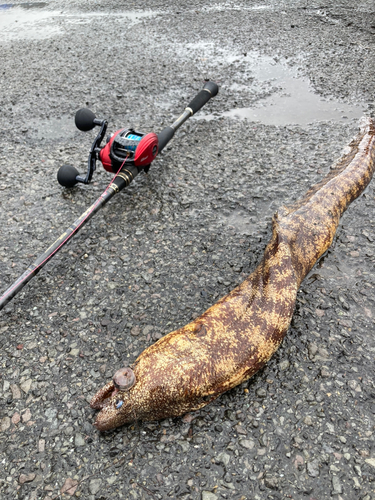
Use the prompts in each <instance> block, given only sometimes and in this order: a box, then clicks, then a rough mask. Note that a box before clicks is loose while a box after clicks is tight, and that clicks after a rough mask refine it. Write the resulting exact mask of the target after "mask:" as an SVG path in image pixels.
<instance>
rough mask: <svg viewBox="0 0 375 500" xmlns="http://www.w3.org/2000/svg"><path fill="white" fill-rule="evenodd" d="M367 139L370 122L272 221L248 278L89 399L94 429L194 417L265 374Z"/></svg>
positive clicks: (373, 142)
mask: <svg viewBox="0 0 375 500" xmlns="http://www.w3.org/2000/svg"><path fill="white" fill-rule="evenodd" d="M374 137H375V120H373V119H367V120H366V122H365V123H364V124H363V127H362V130H361V133H360V134H359V136H358V137H357V138H356V139H354V140H353V141H352V142H351V144H350V145H349V149H348V151H347V152H345V153H344V154H343V156H342V157H341V158H340V160H338V161H337V162H336V163H335V164H334V165H333V166H332V167H331V170H330V172H329V173H328V175H327V176H326V177H325V178H324V179H323V180H322V181H321V182H319V183H318V184H316V185H315V186H313V187H312V188H311V189H310V190H309V191H308V192H307V193H306V194H305V195H304V196H303V197H302V198H301V199H300V200H298V201H297V202H296V203H294V204H293V205H291V206H289V207H282V208H281V209H280V210H279V211H278V212H276V214H275V215H274V217H273V230H272V238H271V241H270V242H269V244H268V246H267V247H266V249H265V252H264V256H263V259H262V261H261V262H260V264H259V266H258V267H257V268H256V270H255V271H254V272H253V273H252V274H251V275H250V276H249V277H248V278H247V279H246V280H245V281H244V282H243V283H242V284H241V285H239V286H238V287H237V288H235V289H234V290H233V291H232V292H230V293H229V294H228V295H227V296H225V297H223V298H222V299H221V300H219V301H218V302H217V303H216V304H215V305H213V306H212V307H210V308H209V309H208V310H207V311H206V312H205V313H204V314H202V315H201V316H200V317H199V318H197V319H196V320H195V321H193V322H191V323H189V324H188V325H186V326H184V327H183V328H180V329H178V330H176V331H174V332H172V333H169V334H168V335H166V336H165V337H163V338H161V339H160V340H159V341H158V342H156V343H155V344H153V345H152V346H150V347H148V348H147V349H146V350H145V351H143V352H142V353H141V354H140V356H139V357H138V358H137V360H136V361H135V363H134V365H133V366H132V367H130V368H123V369H120V370H118V371H117V372H116V374H115V376H114V379H113V380H112V381H111V382H109V383H108V384H107V385H105V386H104V387H103V388H102V389H101V390H99V391H98V392H97V394H96V395H95V396H94V397H93V398H92V400H91V407H92V408H94V409H99V410H100V412H99V414H98V415H97V418H96V422H95V424H94V425H95V426H96V428H97V429H98V430H100V431H105V430H109V429H114V428H115V427H118V426H120V425H123V424H125V423H128V422H132V421H135V420H144V421H147V420H159V419H163V418H166V417H175V416H179V415H183V414H184V413H186V412H189V411H194V410H198V409H199V408H202V407H203V406H205V405H206V404H208V403H210V402H211V401H213V400H214V399H216V398H217V397H218V396H219V395H220V394H222V393H223V392H225V391H228V390H229V389H232V388H233V387H235V386H236V385H238V384H240V383H241V382H243V381H245V380H247V379H249V378H250V377H251V376H252V375H254V373H256V372H257V371H258V370H259V369H260V368H262V367H263V366H264V365H265V363H266V362H267V361H268V360H269V359H270V357H271V356H272V355H273V353H274V352H275V351H276V350H277V348H278V347H279V345H280V343H281V341H282V340H283V338H284V336H285V334H286V332H287V329H288V327H289V324H290V321H291V318H292V315H293V311H294V307H295V302H296V296H297V291H298V288H299V286H300V285H301V282H302V281H303V279H304V278H305V276H306V275H307V274H308V273H309V271H310V270H311V269H312V267H313V266H314V264H315V263H316V261H317V260H318V259H319V257H321V256H322V254H323V253H324V252H325V251H326V250H327V249H328V248H329V247H330V245H331V243H332V240H333V237H334V235H335V232H336V229H337V226H338V223H339V220H340V217H341V215H342V213H343V212H344V211H345V210H346V208H347V207H348V205H349V204H350V203H351V202H352V201H353V200H355V199H356V198H357V197H358V196H359V195H360V194H361V193H362V191H363V190H364V189H365V188H366V186H367V185H368V183H369V182H370V180H371V178H372V175H373V172H374V168H375V138H374Z"/></svg>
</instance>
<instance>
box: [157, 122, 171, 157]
mask: <svg viewBox="0 0 375 500" xmlns="http://www.w3.org/2000/svg"><path fill="white" fill-rule="evenodd" d="M173 136H174V129H173V128H172V127H165V128H163V130H162V131H161V132H160V133H159V134H158V144H159V146H158V153H160V152H161V151H163V149H164V148H165V146H166V145H167V144H168V142H169V141H170V140H171V139H172V137H173Z"/></svg>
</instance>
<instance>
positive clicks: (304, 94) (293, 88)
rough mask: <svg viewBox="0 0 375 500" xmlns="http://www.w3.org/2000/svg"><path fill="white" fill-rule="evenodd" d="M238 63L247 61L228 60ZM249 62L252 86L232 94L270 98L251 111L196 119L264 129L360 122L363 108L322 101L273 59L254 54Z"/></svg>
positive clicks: (237, 86) (238, 87)
mask: <svg viewBox="0 0 375 500" xmlns="http://www.w3.org/2000/svg"><path fill="white" fill-rule="evenodd" d="M248 56H249V55H248ZM239 59H240V62H241V64H244V62H245V58H239V57H236V56H228V57H227V61H228V62H229V63H230V64H233V63H234V62H235V61H236V60H237V61H238V60H239ZM249 59H250V61H249V63H248V67H249V70H248V75H249V81H250V83H249V85H244V84H237V83H233V84H232V85H231V86H230V90H232V91H235V92H241V93H242V94H244V93H246V92H248V93H250V92H252V94H253V96H252V98H253V97H254V91H255V92H257V91H259V90H263V91H264V90H268V94H270V95H268V96H267V97H265V98H263V99H260V100H258V101H257V102H256V104H254V105H253V106H250V107H244V108H236V109H231V110H230V111H226V112H224V113H221V114H219V115H206V116H204V115H200V116H198V117H197V119H199V118H201V119H206V120H213V119H217V118H219V117H221V116H227V117H229V118H242V119H244V118H245V119H247V120H250V121H255V122H261V123H264V124H265V125H282V126H284V125H291V124H295V125H301V126H304V125H308V124H309V123H312V122H317V121H328V120H333V121H341V120H351V119H358V118H360V117H361V116H362V115H363V112H364V108H363V107H362V106H355V105H350V104H345V103H340V102H338V101H334V100H325V99H323V98H322V97H320V96H319V95H318V94H316V93H314V90H313V89H312V87H311V85H310V83H309V81H308V80H306V79H304V78H301V77H298V75H297V72H296V70H294V69H293V68H290V67H289V66H287V65H286V64H282V63H280V62H276V61H275V60H274V59H273V58H271V57H259V56H258V55H256V56H254V55H251V54H250V58H249Z"/></svg>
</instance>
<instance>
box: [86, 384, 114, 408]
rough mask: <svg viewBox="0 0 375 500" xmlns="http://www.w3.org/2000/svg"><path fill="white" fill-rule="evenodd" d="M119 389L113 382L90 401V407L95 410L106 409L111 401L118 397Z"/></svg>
mask: <svg viewBox="0 0 375 500" xmlns="http://www.w3.org/2000/svg"><path fill="white" fill-rule="evenodd" d="M118 391H119V389H118V388H117V387H116V386H115V384H114V382H113V381H111V382H109V383H108V384H106V385H105V386H104V387H103V388H102V389H100V390H99V391H98V392H97V393H96V394H95V396H94V397H93V398H92V399H91V401H90V406H91V408H92V409H94V410H102V409H103V408H105V407H106V406H107V405H108V403H109V401H110V400H111V399H112V398H113V396H115V395H116V393H117V392H118Z"/></svg>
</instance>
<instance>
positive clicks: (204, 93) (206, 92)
mask: <svg viewBox="0 0 375 500" xmlns="http://www.w3.org/2000/svg"><path fill="white" fill-rule="evenodd" d="M218 92H219V87H218V86H217V84H216V83H215V82H207V83H206V84H205V85H204V87H203V89H202V90H201V91H200V92H199V93H198V94H197V95H196V96H195V97H194V99H193V100H192V101H191V102H190V104H189V105H188V109H189V108H190V109H191V110H192V115H194V114H195V113H196V112H197V111H199V110H200V109H201V108H203V106H204V105H205V104H206V103H207V102H208V101H209V100H210V99H211V97H215V95H216V94H217V93H218Z"/></svg>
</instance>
